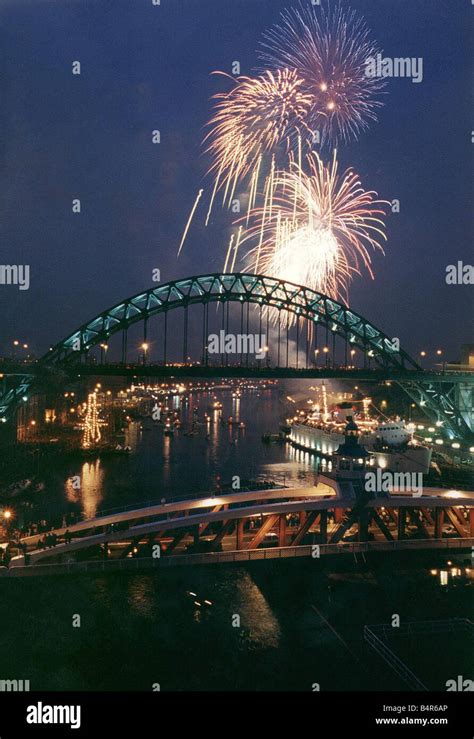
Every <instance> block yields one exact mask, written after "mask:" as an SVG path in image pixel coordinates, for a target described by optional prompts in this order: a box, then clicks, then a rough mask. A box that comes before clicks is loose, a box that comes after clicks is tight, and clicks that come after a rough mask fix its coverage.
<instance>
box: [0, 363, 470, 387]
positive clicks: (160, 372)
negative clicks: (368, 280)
mask: <svg viewBox="0 0 474 739" xmlns="http://www.w3.org/2000/svg"><path fill="white" fill-rule="evenodd" d="M61 372H64V373H65V374H66V375H68V376H69V377H70V378H71V379H72V378H76V377H81V376H90V375H92V376H111V377H129V378H134V377H157V378H160V377H163V378H165V377H167V378H175V377H176V378H216V377H226V378H233V377H236V378H254V379H285V378H301V379H331V378H334V379H344V378H345V379H347V380H367V381H372V382H379V381H383V380H393V381H397V380H413V381H416V380H420V381H423V382H450V383H455V384H457V383H470V382H471V383H472V382H473V381H474V371H467V370H464V369H459V370H456V369H449V368H448V369H445V370H442V371H441V370H440V371H432V370H423V369H420V370H414V369H402V368H394V367H389V368H386V369H385V368H380V367H373V368H371V367H346V366H338V367H322V366H321V367H270V366H267V365H265V364H264V363H263V361H262V363H261V364H258V365H253V366H246V365H212V364H207V365H205V364H184V363H181V364H160V363H157V364H155V363H147V364H143V363H142V364H133V363H130V362H125V363H122V362H117V363H113V362H112V363H111V362H108V363H103V364H67V363H63V364H61V363H58V364H55V365H54V366H49V365H46V364H43V363H42V362H40V361H34V362H15V361H11V360H0V373H1V374H3V375H12V376H13V375H22V376H24V375H32V376H33V375H38V376H40V377H42V378H43V379H46V378H47V377H48V375H49V374H51V375H52V376H53V377H54V378H56V380H57V377H58V374H59V373H61Z"/></svg>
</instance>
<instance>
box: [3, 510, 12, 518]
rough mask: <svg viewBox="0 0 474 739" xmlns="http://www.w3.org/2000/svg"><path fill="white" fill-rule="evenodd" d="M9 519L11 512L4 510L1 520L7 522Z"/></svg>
mask: <svg viewBox="0 0 474 739" xmlns="http://www.w3.org/2000/svg"><path fill="white" fill-rule="evenodd" d="M11 517H12V512H11V511H9V510H8V509H5V510H4V511H3V518H4V519H5V520H6V521H8V520H9V519H10V518H11Z"/></svg>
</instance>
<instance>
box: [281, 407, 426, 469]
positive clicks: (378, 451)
mask: <svg viewBox="0 0 474 739" xmlns="http://www.w3.org/2000/svg"><path fill="white" fill-rule="evenodd" d="M343 405H347V406H349V408H347V409H346V408H341V407H337V408H336V409H335V410H333V411H331V412H329V413H326V414H325V415H324V414H321V413H319V412H318V413H314V414H311V415H309V416H308V417H307V418H306V419H304V421H302V422H295V423H293V424H291V428H290V434H289V441H290V442H291V443H292V444H293V445H294V446H296V447H298V448H300V449H304V450H305V451H308V452H310V453H311V454H315V455H318V454H320V455H321V456H326V457H331V456H332V455H333V454H334V453H335V452H336V450H337V449H338V447H339V446H340V444H343V443H344V428H345V426H346V422H347V419H348V418H349V416H350V415H352V414H353V413H354V411H353V409H352V407H351V406H350V405H349V404H343ZM345 411H347V412H345ZM349 411H350V413H349ZM356 422H357V426H358V428H359V431H360V436H359V443H360V444H361V445H362V446H364V447H365V448H366V449H367V451H370V452H372V454H374V455H375V463H376V465H377V466H378V467H381V468H382V469H386V470H390V471H393V472H421V473H422V474H426V473H428V471H429V468H430V464H431V451H432V450H431V449H430V448H429V447H427V446H424V445H423V444H420V443H419V442H418V441H417V440H416V439H415V438H414V426H411V425H408V426H407V425H406V424H405V422H404V421H402V420H400V419H397V420H385V421H378V420H377V419H373V418H370V417H368V416H367V415H366V414H363V415H361V416H360V417H356Z"/></svg>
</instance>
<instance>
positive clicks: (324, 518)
mask: <svg viewBox="0 0 474 739" xmlns="http://www.w3.org/2000/svg"><path fill="white" fill-rule="evenodd" d="M319 538H320V540H321V544H327V542H328V512H327V511H321V518H320V519H319Z"/></svg>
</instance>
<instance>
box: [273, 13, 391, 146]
mask: <svg viewBox="0 0 474 739" xmlns="http://www.w3.org/2000/svg"><path fill="white" fill-rule="evenodd" d="M261 47H262V48H261V51H260V54H259V56H260V59H261V61H262V62H263V63H264V64H265V66H266V67H270V68H271V69H281V68H283V67H284V68H287V69H290V70H293V71H295V72H296V74H297V75H298V77H299V78H302V79H303V80H304V83H303V85H302V87H301V88H300V89H301V92H302V93H306V94H309V95H310V96H311V97H312V98H313V105H312V107H311V111H310V115H309V117H308V119H307V123H308V126H309V127H310V128H311V129H313V130H314V131H318V132H319V134H320V139H321V144H324V143H328V144H333V143H335V142H337V141H338V140H343V141H349V140H350V139H355V138H357V137H358V135H359V134H360V133H361V132H362V131H363V130H365V129H367V128H368V126H369V124H370V122H372V121H376V120H377V109H378V108H379V107H380V106H381V105H382V102H381V101H380V100H377V99H376V98H377V95H378V94H379V93H380V92H381V91H382V89H383V88H384V87H385V84H386V83H385V81H384V80H383V79H380V78H377V77H371V76H367V74H366V69H367V67H366V64H367V60H368V59H369V58H374V57H375V56H376V54H377V53H379V52H380V48H379V47H378V46H377V44H376V43H375V42H374V41H372V39H371V36H370V32H369V29H368V27H367V26H366V23H365V21H364V19H363V18H361V17H360V16H358V15H357V14H356V13H355V12H354V11H349V12H345V11H343V10H342V9H341V8H340V7H339V6H336V7H335V8H333V9H331V8H328V9H327V10H326V9H321V11H320V12H319V11H318V13H317V12H316V10H315V8H310V7H308V6H303V5H300V8H299V9H296V8H293V9H290V10H286V11H284V12H283V13H282V14H281V23H280V24H278V25H275V26H273V27H272V28H271V29H270V30H269V31H267V32H266V33H265V34H264V40H263V41H262V42H261Z"/></svg>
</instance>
